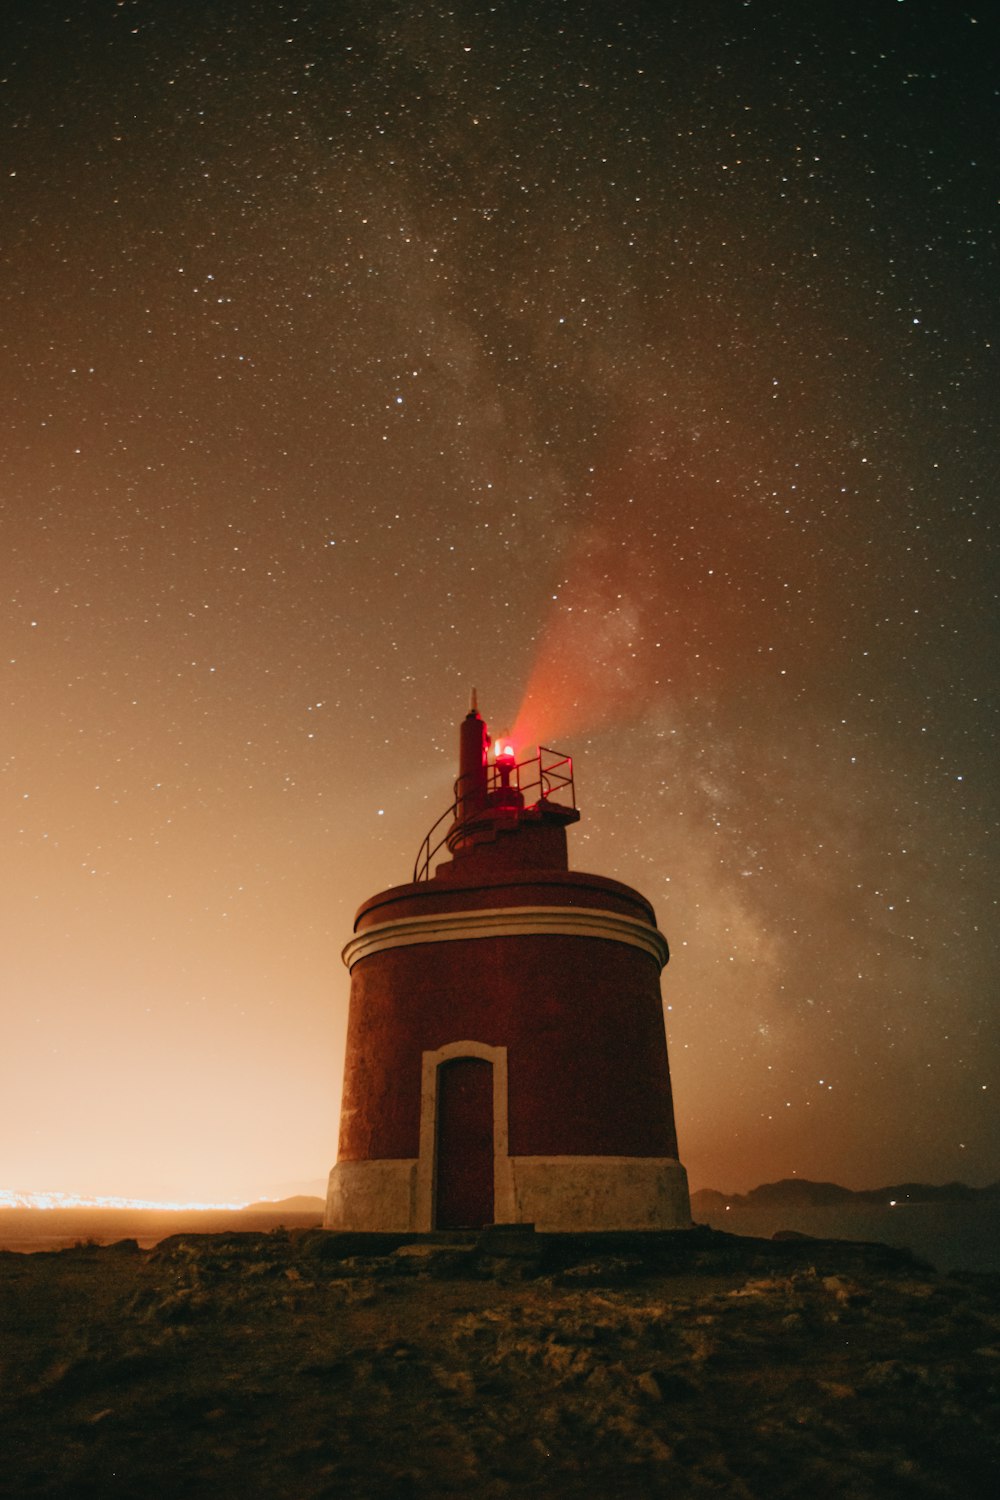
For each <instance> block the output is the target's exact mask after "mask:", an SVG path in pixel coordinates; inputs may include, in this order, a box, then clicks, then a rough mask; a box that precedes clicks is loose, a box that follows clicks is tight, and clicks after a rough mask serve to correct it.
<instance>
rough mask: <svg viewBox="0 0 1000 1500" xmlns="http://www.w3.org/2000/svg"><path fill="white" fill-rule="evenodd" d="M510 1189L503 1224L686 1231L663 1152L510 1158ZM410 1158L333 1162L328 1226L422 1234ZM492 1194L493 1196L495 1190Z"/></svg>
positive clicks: (681, 1195)
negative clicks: (657, 1153) (635, 1154)
mask: <svg viewBox="0 0 1000 1500" xmlns="http://www.w3.org/2000/svg"><path fill="white" fill-rule="evenodd" d="M506 1161H507V1170H506V1172H505V1173H504V1179H505V1180H506V1181H507V1182H509V1183H510V1184H511V1188H512V1193H511V1196H510V1197H508V1194H507V1192H504V1193H503V1194H502V1196H503V1198H504V1200H505V1201H504V1202H503V1203H502V1204H501V1203H500V1202H498V1203H497V1209H498V1213H497V1220H498V1222H502V1223H517V1224H534V1226H535V1228H536V1229H538V1230H539V1231H540V1232H542V1233H549V1234H554V1233H571V1232H574V1231H575V1232H577V1233H583V1232H585V1231H587V1230H600V1229H605V1230H608V1229H689V1228H690V1227H691V1204H690V1200H689V1198H688V1183H687V1173H686V1172H685V1170H684V1168H683V1167H682V1166H681V1164H680V1162H679V1161H674V1160H673V1158H671V1157H663V1156H653V1157H648V1156H510V1157H507V1159H506ZM419 1165H420V1164H419V1161H418V1159H417V1158H415V1157H414V1158H412V1159H403V1160H398V1161H345V1162H338V1163H337V1165H336V1166H335V1167H334V1169H333V1171H332V1172H331V1173H330V1186H329V1190H328V1192H327V1200H326V1217H325V1219H324V1224H325V1226H326V1228H327V1229H350V1230H356V1231H361V1232H367V1233H374V1232H377V1231H382V1232H397V1233H398V1232H403V1233H418V1232H424V1233H425V1232H427V1231H428V1230H430V1229H432V1228H433V1227H434V1226H433V1207H432V1202H431V1197H430V1194H429V1193H427V1192H422V1191H421V1190H420V1188H421V1184H420V1181H419V1172H418V1168H419ZM498 1196H499V1195H498Z"/></svg>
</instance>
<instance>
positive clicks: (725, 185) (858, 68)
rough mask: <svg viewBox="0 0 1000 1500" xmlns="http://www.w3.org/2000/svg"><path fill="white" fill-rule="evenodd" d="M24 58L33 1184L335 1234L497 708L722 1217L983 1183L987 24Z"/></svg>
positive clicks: (990, 828)
mask: <svg viewBox="0 0 1000 1500" xmlns="http://www.w3.org/2000/svg"><path fill="white" fill-rule="evenodd" d="M154 10H155V12H156V13H155V16H154V14H153V12H154ZM14 11H15V13H14V14H13V15H12V16H11V17H10V18H9V20H8V23H7V34H6V37H5V40H6V43H7V51H8V53H9V66H8V67H7V70H6V77H7V81H6V84H5V90H6V92H5V98H6V101H7V108H8V116H7V118H8V120H9V122H10V124H11V128H10V130H9V131H8V135H7V138H6V145H7V148H8V152H7V158H6V166H5V174H4V177H3V179H2V189H0V190H2V192H3V195H4V199H3V210H4V212H3V222H4V229H5V232H4V235H3V236H2V245H0V330H2V334H0V382H2V386H3V390H4V392H5V399H4V403H3V406H2V411H3V421H2V423H0V475H2V485H3V488H2V493H0V513H2V521H3V526H4V533H3V538H4V545H3V548H2V551H0V623H2V634H3V640H4V646H5V649H4V652H3V656H2V659H0V682H2V689H3V704H4V711H3V739H2V761H0V770H2V780H0V788H2V797H0V844H2V847H3V850H4V858H3V862H2V866H0V922H2V924H3V925H2V932H0V1004H2V1026H3V1031H2V1037H0V1040H2V1052H3V1058H4V1080H3V1088H2V1090H0V1189H6V1190H11V1191H13V1190H29V1191H30V1190H41V1189H48V1190H52V1191H63V1192H68V1193H74V1194H80V1195H84V1196H94V1195H107V1196H122V1197H131V1198H141V1199H145V1200H153V1201H156V1200H160V1201H196V1200H200V1201H207V1202H233V1201H246V1200H252V1199H257V1198H262V1197H265V1196H270V1197H280V1196H284V1195H287V1194H290V1193H293V1192H297V1191H302V1190H314V1191H315V1190H322V1186H323V1183H324V1181H325V1177H326V1174H327V1172H328V1170H329V1168H330V1167H331V1166H332V1164H333V1161H334V1159H335V1155H336V1142H337V1122H338V1113H339V1105H340V1086H341V1069H342V1065H343V1044H344V1029H345V1023H346V1009H347V995H348V981H347V974H346V971H345V970H344V968H343V966H342V964H341V962H340V957H339V954H340V950H341V948H342V946H343V944H344V943H345V942H346V940H347V939H348V937H349V936H350V933H351V925H352V920H353V915H354V912H355V910H356V908H357V906H358V905H359V904H360V903H361V902H362V901H363V900H365V899H366V898H367V897H368V896H370V895H371V894H372V893H373V892H375V891H377V890H379V889H382V888H384V887H386V886H389V885H393V884H399V883H402V882H404V881H406V880H408V879H409V878H410V872H411V869H412V863H413V859H414V857H415V855H416V853H417V849H418V847H419V845H420V841H421V839H422V838H423V836H424V834H425V833H426V831H427V829H428V828H429V827H430V826H431V824H432V823H433V822H434V820H435V819H436V818H437V817H438V815H439V814H440V813H442V812H443V811H444V809H445V808H446V807H447V805H448V803H449V802H450V800H451V793H452V782H453V778H454V776H455V772H456V748H457V747H456V725H457V723H458V721H459V720H460V718H461V716H462V715H463V714H464V712H465V711H466V707H467V705H468V701H469V690H470V688H471V686H472V685H473V684H475V685H476V686H477V687H478V688H479V692H480V701H481V704H482V711H483V714H484V717H485V718H486V719H487V720H488V722H489V724H490V727H491V729H493V730H494V731H503V730H506V729H508V728H509V729H511V730H512V731H513V735H514V736H515V739H516V744H517V749H518V751H519V752H523V751H524V749H525V748H530V746H531V745H532V743H534V742H535V741H537V740H539V739H540V740H542V741H543V742H545V743H551V744H553V745H554V748H556V749H558V750H561V751H564V752H567V753H569V754H571V755H572V756H573V759H574V767H575V773H576V786H577V795H578V802H579V806H580V808H581V812H582V820H581V822H580V824H579V826H578V827H576V828H574V829H573V830H571V833H570V858H571V862H572V864H573V865H574V866H575V867H576V868H578V869H589V870H592V871H594V872H596V873H598V874H603V875H608V876H610V877H613V878H617V879H620V880H623V881H625V882H626V883H629V884H632V885H634V886H636V887H637V888H638V889H640V890H641V891H643V892H644V894H646V895H647V896H648V897H649V899H650V900H651V901H652V903H653V905H654V907H655V909H656V911H657V915H658V918H659V922H660V925H661V927H662V929H663V930H664V932H665V933H666V934H667V937H668V938H669V940H670V944H671V949H672V958H671V963H670V965H669V968H668V970H667V971H666V974H665V979H664V992H665V998H666V1003H667V1005H668V1006H669V1007H670V1009H669V1010H668V1026H669V1037H670V1048H671V1063H672V1070H673V1077H674V1085H675V1093H676V1103H677V1124H678V1132H679V1136H680V1144H681V1152H682V1157H683V1159H684V1161H685V1162H686V1164H687V1166H688V1168H689V1171H690V1175H691V1179H692V1183H693V1185H694V1186H695V1187H697V1186H701V1185H711V1186H716V1187H719V1188H723V1189H743V1188H747V1187H751V1186H753V1185H754V1184H755V1183H757V1182H759V1181H761V1180H767V1179H773V1178H776V1177H780V1176H786V1175H791V1174H792V1173H798V1174H799V1175H801V1176H810V1177H814V1178H832V1179H836V1180H840V1181H843V1182H846V1183H848V1184H849V1185H853V1186H874V1185H878V1184H879V1183H881V1182H893V1181H901V1180H906V1179H907V1178H911V1179H912V1178H923V1179H926V1180H947V1179H949V1178H965V1179H966V1180H968V1181H971V1182H979V1183H981V1182H985V1181H988V1180H991V1179H992V1178H995V1177H996V1176H997V1175H1000V1161H998V1158H997V1144H996V1143H997V1139H998V1137H1000V1121H998V1118H997V1114H996V1104H995V1100H996V1099H997V1097H998V1093H1000V1067H998V1057H997V1031H996V1025H995V1019H996V1018H995V1015H994V1014H993V1011H992V1010H991V1006H992V1004H993V1001H992V999H991V997H992V996H994V995H995V993H996V943H995V931H996V901H997V897H996V891H997V889H998V882H997V879H996V870H995V862H996V847H997V845H996V840H995V829H996V826H997V808H996V796H995V788H996V777H995V744H996V721H995V680H994V679H995V670H994V666H993V663H994V662H995V660H996V656H997V642H996V620H997V611H996V598H995V566H994V564H995V551H994V549H995V533H994V530H993V528H994V527H995V519H994V507H993V505H992V504H991V503H990V502H989V496H990V495H991V494H992V491H993V488H994V487H995V469H996V460H995V451H994V450H995V444H994V442H993V437H992V435H993V432H994V429H995V392H996V389H997V386H998V382H1000V373H998V372H997V370H996V368H995V359H996V350H997V348H1000V338H998V337H997V336H996V333H995V331H994V325H995V320H996V306H997V303H996V277H995V267H994V265H993V262H992V260H991V259H990V253H991V247H992V243H993V241H992V215H993V213H994V212H995V196H996V195H995V192H993V191H992V188H991V186H990V185H989V183H988V178H987V165H986V163H987V158H988V153H986V152H985V151H984V150H983V149H982V142H983V141H984V140H989V139H992V132H994V130H995V126H994V111H995V80H994V77H993V71H992V53H991V51H990V49H988V48H985V47H983V46H982V44H981V41H978V42H977V40H976V28H974V27H973V26H972V25H971V22H970V21H969V18H968V17H965V16H960V15H958V13H957V12H956V11H955V9H954V7H951V6H946V5H944V4H943V3H942V0H928V3H927V4H923V5H921V6H920V7H917V6H912V5H908V6H907V5H894V6H882V7H873V8H872V9H871V13H870V15H868V16H867V17H866V21H865V26H864V27H863V28H860V29H859V28H856V27H853V26H849V25H848V24H847V23H846V22H844V20H843V18H842V17H840V16H839V15H837V14H835V13H834V11H833V10H832V9H830V10H829V11H824V13H823V15H822V16H820V15H818V14H817V13H816V12H815V8H813V7H808V6H802V5H801V4H796V5H793V4H792V3H791V0H787V3H785V0H782V3H781V4H778V5H771V6H768V7H756V6H750V7H747V6H745V5H743V4H741V3H736V0H733V3H732V4H728V3H723V4H721V5H717V6H711V7H699V6H690V7H673V8H670V7H667V8H664V9H663V13H662V15H660V14H659V13H655V14H654V12H655V11H656V8H655V7H653V8H649V9H648V15H646V16H645V19H644V20H643V24H642V26H641V27H639V26H637V25H636V24H635V17H634V16H630V14H629V12H628V9H627V8H626V9H625V10H623V11H622V12H621V14H619V12H618V11H617V10H615V8H614V7H597V8H591V10H587V11H585V9H584V8H581V9H580V11H579V16H578V22H579V24H578V25H575V26H573V27H567V25H566V24H565V18H564V17H562V16H561V12H560V8H559V7H549V8H546V7H541V8H539V7H537V6H525V7H524V8H523V12H522V9H521V8H519V6H518V5H515V6H514V7H513V9H512V10H511V9H508V8H506V7H502V6H501V7H495V8H494V9H492V10H488V11H483V12H481V13H480V12H478V11H475V9H473V10H468V9H466V10H462V9H461V8H459V9H458V10H455V9H451V10H434V8H427V7H421V6H415V7H410V8H409V9H407V7H405V6H404V7H403V8H402V10H399V9H398V8H390V9H389V10H386V9H385V8H384V7H382V8H380V7H366V6H363V5H359V6H346V7H343V6H332V7H311V8H309V7H307V8H306V10H305V11H302V12H300V11H299V10H295V9H293V8H291V7H288V6H287V5H285V4H284V3H283V0H278V3H276V4H273V5H267V6H265V5H258V4H253V3H249V4H247V5H246V6H244V7H241V8H240V14H239V21H238V24H237V23H236V21H234V20H233V19H232V18H231V17H229V16H228V13H226V12H225V10H223V11H217V9H216V8H213V7H207V8H205V9H204V11H203V12H201V11H199V12H197V13H195V12H194V11H193V10H192V9H191V8H189V7H180V8H174V7H169V6H167V7H158V8H157V7H150V6H147V5H143V4H139V5H136V6H131V7H125V8H122V7H114V6H109V7H104V8H101V7H87V6H84V7H78V8H77V9H76V10H75V11H68V12H66V13H65V14H64V13H62V12H57V11H55V10H53V9H52V8H51V7H46V6H33V7H15V8H14ZM647 23H648V24H647ZM983 30H984V27H983V25H980V26H979V27H978V32H979V34H982V33H983ZM584 1000H585V997H581V1003H584Z"/></svg>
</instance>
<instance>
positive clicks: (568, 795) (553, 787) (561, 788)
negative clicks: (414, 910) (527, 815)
mask: <svg viewBox="0 0 1000 1500" xmlns="http://www.w3.org/2000/svg"><path fill="white" fill-rule="evenodd" d="M461 779H462V778H459V780H458V781H456V782H455V788H454V790H455V800H454V802H452V804H451V806H450V807H449V808H446V810H445V811H444V812H443V813H442V814H441V816H440V817H439V818H438V819H437V821H436V822H435V823H434V824H433V826H432V827H431V829H430V832H429V833H428V834H427V836H426V837H425V839H424V841H423V843H422V844H421V845H420V849H419V850H418V852H417V857H416V860H415V861H414V865H413V879H414V881H420V880H429V879H430V869H431V861H432V860H433V859H434V857H435V855H437V854H438V853H439V852H440V851H441V849H443V848H444V846H445V844H447V843H448V841H449V839H451V838H453V837H455V838H457V837H460V836H461V833H462V829H463V828H466V827H472V826H473V825H474V824H475V823H477V822H478V821H479V819H480V818H481V817H482V816H483V813H484V812H489V809H490V800H489V799H491V798H492V797H494V795H495V794H498V793H500V792H507V791H509V790H513V791H515V792H519V793H520V794H521V796H522V798H523V799H524V805H525V807H529V808H532V807H533V808H537V807H541V805H542V804H543V803H544V802H549V801H551V802H553V803H554V804H558V805H559V806H561V807H566V806H569V807H571V808H573V809H574V811H575V809H576V786H575V784H574V781H573V757H572V756H571V755H563V754H562V752H561V751H559V750H550V749H549V747H548V746H547V745H539V747H538V754H537V755H532V756H529V757H528V759H527V760H522V761H519V762H518V763H517V764H516V765H514V766H511V767H510V768H509V770H506V771H505V773H504V777H503V778H502V777H501V772H500V768H499V767H498V766H496V765H494V764H493V762H492V761H490V762H489V763H488V764H487V767H486V795H487V804H486V807H485V808H477V809H476V811H475V812H474V813H473V814H472V815H471V816H470V817H468V818H465V819H464V820H463V821H462V822H461V823H459V822H458V821H457V814H458V808H459V805H460V803H461V800H462V795H461ZM532 793H535V794H536V795H535V799H534V801H529V797H530V795H531V794H532ZM493 805H494V806H497V805H499V798H498V799H497V801H496V802H494V803H493ZM442 825H444V831H443V832H442V833H440V834H439V830H440V829H441V828H442ZM435 839H436V842H435Z"/></svg>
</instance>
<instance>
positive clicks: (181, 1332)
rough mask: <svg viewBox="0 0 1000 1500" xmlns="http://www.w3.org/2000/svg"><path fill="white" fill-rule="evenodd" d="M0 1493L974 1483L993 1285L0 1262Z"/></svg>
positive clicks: (476, 1248)
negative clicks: (0, 1464) (0, 1400)
mask: <svg viewBox="0 0 1000 1500" xmlns="http://www.w3.org/2000/svg"><path fill="white" fill-rule="evenodd" d="M0 1360H2V1366H0V1380H2V1391H3V1405H2V1419H0V1451H2V1452H3V1453H4V1455H5V1462H4V1464H3V1467H2V1469H0V1494H3V1495H6V1496H11V1497H14V1496H16V1497H18V1500H28V1497H32V1496H45V1497H67V1500H68V1497H70V1496H72V1497H73V1500H85V1497H93V1500H98V1497H100V1500H108V1497H112V1496H116V1495H121V1496H130V1497H131V1496H135V1497H157V1496H164V1497H166V1496H170V1497H173V1496H181V1495H183V1496H194V1497H201V1496H204V1497H209V1496H211V1497H213V1500H225V1497H229V1496H233V1497H236V1496H239V1497H240V1500H246V1497H249V1496H252V1497H255V1500H256V1497H271V1496H274V1497H285V1496H289V1497H296V1500H298V1497H302V1500H308V1497H313V1496H329V1497H334V1496H337V1497H350V1500H367V1497H398V1500H403V1497H428V1500H437V1497H445V1496H452V1495H454V1496H462V1497H466V1496H473V1495H475V1496H482V1497H486V1500H492V1497H507V1496H531V1497H545V1500H559V1497H583V1496H587V1497H588V1500H602V1497H617V1496H621V1497H645V1496H661V1495H662V1496H667V1495H669V1496H681V1497H683V1496H702V1495H705V1496H709V1495H710V1496H734V1497H735V1496H739V1497H754V1496H761V1497H764V1496H766V1497H768V1500H772V1497H782V1496H785V1497H790V1500H791V1497H795V1500H799V1497H802V1496H804V1495H809V1496H811V1497H824V1496H830V1497H833V1496H837V1497H849V1500H862V1497H883V1496H914V1497H917V1496H928V1497H930V1496H961V1497H963V1500H965V1497H978V1496H983V1497H985V1496H990V1497H991V1500H992V1497H993V1496H994V1495H996V1494H997V1493H1000V1278H997V1277H991V1276H975V1275H966V1276H961V1277H959V1276H952V1277H945V1276H941V1275H938V1274H937V1273H935V1272H933V1271H931V1270H929V1269H928V1268H926V1267H924V1266H921V1265H920V1263H919V1262H916V1261H914V1260H913V1258H912V1257H910V1256H908V1255H907V1254H906V1253H905V1252H901V1251H898V1250H890V1249H888V1248H886V1247H884V1246H865V1245H851V1244H842V1243H840V1244H838V1243H826V1242H818V1241H808V1240H804V1239H802V1238H790V1239H784V1240H780V1241H763V1240H746V1239H738V1238H735V1237H733V1236H729V1235H724V1234H719V1233H715V1232H713V1231H711V1230H708V1229H699V1230H693V1231H691V1232H689V1233H686V1234H673V1235H600V1236H536V1235H533V1234H532V1233H531V1232H530V1231H524V1230H518V1231H509V1230H508V1231H503V1230H493V1231H487V1232H486V1233H485V1234H483V1235H481V1236H479V1237H478V1238H473V1237H470V1238H467V1239H463V1238H462V1237H461V1236H433V1237H427V1238H424V1239H420V1240H413V1239H409V1240H407V1239H403V1238H402V1237H396V1238H392V1237H387V1236H379V1237H373V1236H365V1237H359V1236H350V1235H338V1234H328V1233H324V1232H322V1231H320V1230H295V1231H280V1230H279V1231H276V1232H273V1233H271V1234H255V1233H242V1234H233V1233H228V1234H215V1235H177V1236H174V1237H172V1238H170V1239H167V1240H165V1241H163V1242H161V1243H160V1244H159V1245H158V1246H157V1247H156V1248H155V1249H153V1250H149V1251H142V1250H140V1249H139V1247H138V1245H137V1244H136V1243H135V1241H126V1242H123V1243H120V1244H118V1245H113V1246H109V1247H104V1248H102V1247H97V1246H92V1247H87V1246H82V1247H78V1248H75V1249H70V1250H63V1251H59V1252H40V1253H36V1254H34V1255H18V1254H14V1253H2V1254H0Z"/></svg>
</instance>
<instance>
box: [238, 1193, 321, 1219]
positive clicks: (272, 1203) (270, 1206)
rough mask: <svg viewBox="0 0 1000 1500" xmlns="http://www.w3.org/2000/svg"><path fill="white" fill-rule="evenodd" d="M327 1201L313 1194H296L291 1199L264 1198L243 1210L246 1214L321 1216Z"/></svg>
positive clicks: (249, 1204)
mask: <svg viewBox="0 0 1000 1500" xmlns="http://www.w3.org/2000/svg"><path fill="white" fill-rule="evenodd" d="M325 1208H326V1200H325V1199H323V1198H314V1197H313V1196H312V1194H311V1193H295V1194H293V1195H292V1197H291V1198H262V1199H261V1200H260V1202H259V1203H248V1204H247V1205H246V1207H245V1208H244V1209H243V1210H242V1212H243V1213H245V1214H321V1213H322V1212H323V1210H324V1209H325Z"/></svg>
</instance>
